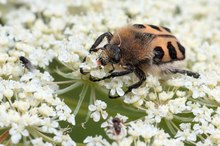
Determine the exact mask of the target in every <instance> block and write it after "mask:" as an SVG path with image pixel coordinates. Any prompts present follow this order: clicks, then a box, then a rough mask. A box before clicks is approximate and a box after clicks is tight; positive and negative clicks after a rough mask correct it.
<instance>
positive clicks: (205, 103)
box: [188, 98, 218, 107]
mask: <svg viewBox="0 0 220 146" xmlns="http://www.w3.org/2000/svg"><path fill="white" fill-rule="evenodd" d="M188 99H189V100H191V101H193V102H197V103H200V104H202V105H206V106H208V107H218V105H213V103H207V102H208V101H207V102H206V101H202V100H199V99H197V100H196V99H193V98H188Z"/></svg>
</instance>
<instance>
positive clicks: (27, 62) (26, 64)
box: [19, 56, 34, 71]
mask: <svg viewBox="0 0 220 146" xmlns="http://www.w3.org/2000/svg"><path fill="white" fill-rule="evenodd" d="M19 60H20V61H21V63H22V65H23V66H24V67H25V68H27V69H28V70H29V71H33V70H34V67H33V65H32V64H31V62H30V60H28V59H27V58H25V57H24V56H20V57H19Z"/></svg>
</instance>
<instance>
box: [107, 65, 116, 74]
mask: <svg viewBox="0 0 220 146" xmlns="http://www.w3.org/2000/svg"><path fill="white" fill-rule="evenodd" d="M111 65H112V69H111V70H110V71H109V72H108V73H112V72H113V71H114V70H115V67H114V65H113V63H112V64H111Z"/></svg>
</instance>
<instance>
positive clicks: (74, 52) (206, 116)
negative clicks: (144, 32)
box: [0, 0, 220, 146]
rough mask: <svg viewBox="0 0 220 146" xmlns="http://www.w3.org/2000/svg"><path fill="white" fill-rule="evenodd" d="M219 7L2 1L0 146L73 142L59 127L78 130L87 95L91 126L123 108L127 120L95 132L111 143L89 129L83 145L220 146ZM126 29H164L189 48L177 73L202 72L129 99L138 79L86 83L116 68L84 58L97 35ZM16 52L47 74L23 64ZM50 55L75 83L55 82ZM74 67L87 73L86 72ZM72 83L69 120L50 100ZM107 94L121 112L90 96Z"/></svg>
mask: <svg viewBox="0 0 220 146" xmlns="http://www.w3.org/2000/svg"><path fill="white" fill-rule="evenodd" d="M219 7H220V2H219V0H212V1H207V0H195V1H172V0H167V1H163V0H158V1H150V0H127V1H118V0H111V1H108V0H75V1H72V0H62V1H60V0H17V1H14V0H0V131H3V133H2V132H1V133H0V143H3V144H5V145H10V144H18V143H23V144H26V145H28V144H32V145H54V144H61V145H75V142H74V141H73V140H72V139H73V137H70V135H68V134H67V133H68V132H67V131H68V130H69V129H65V128H62V127H61V126H60V121H67V122H68V123H70V124H72V125H75V116H76V114H77V113H79V111H80V108H81V105H82V103H83V101H84V99H86V97H88V98H90V102H89V107H87V106H86V109H87V108H89V112H88V115H87V117H91V118H92V119H93V121H95V122H98V121H100V120H101V117H102V119H104V120H105V119H107V118H108V115H110V116H112V113H113V111H114V113H115V112H118V113H120V112H123V109H126V110H125V111H126V112H127V113H126V112H125V115H129V116H128V118H129V120H130V121H128V120H127V119H126V118H125V117H123V116H121V115H117V116H116V117H114V118H113V117H110V118H108V120H107V121H106V122H105V123H104V124H102V126H101V127H102V128H104V130H105V132H106V134H107V136H108V137H109V138H110V139H111V141H107V140H106V139H105V138H103V137H104V136H100V135H98V133H96V130H94V135H95V137H91V136H89V137H87V138H86V139H85V140H84V143H86V144H87V145H90V146H93V145H98V146H100V145H114V146H116V145H120V146H122V145H123V146H124V145H138V146H142V145H184V144H189V145H197V146H202V145H218V144H220V136H219V135H220V124H219V123H220V109H219V107H218V106H219V104H220V84H219V83H220V49H219V47H220V29H219V28H220V21H219V15H218V13H219ZM132 23H143V24H154V25H161V26H166V27H168V28H170V29H171V31H172V33H173V34H174V35H175V36H176V37H177V38H178V40H179V41H180V42H181V43H182V44H183V45H184V46H185V48H186V59H185V61H184V63H185V64H184V65H185V66H182V68H184V67H185V68H188V69H190V70H193V71H196V72H199V74H200V75H201V76H200V78H199V79H194V78H191V77H188V76H184V75H165V76H154V75H151V74H148V75H147V80H146V81H145V82H144V83H143V84H142V86H141V87H139V88H137V89H133V90H132V91H131V92H130V93H128V94H125V88H126V87H128V86H129V85H131V84H133V83H134V82H136V81H137V78H136V77H135V76H134V75H133V74H129V75H126V76H122V77H117V78H113V79H110V80H104V81H101V82H96V83H93V82H91V81H89V79H88V78H89V75H92V76H94V77H97V78H102V77H104V76H106V75H109V71H110V70H111V69H112V66H111V65H107V66H104V67H103V66H99V65H98V64H97V60H96V59H97V57H98V56H99V54H100V51H98V52H96V53H92V54H89V52H88V50H89V48H90V47H91V45H92V44H93V43H94V41H95V39H96V38H97V37H98V36H99V35H100V34H102V33H103V32H107V31H111V32H114V30H115V29H117V28H118V27H122V26H124V25H126V24H132ZM101 45H103V44H101ZM20 56H25V57H27V58H28V59H29V60H30V61H31V63H32V64H33V66H35V67H36V68H37V67H40V68H41V69H42V70H44V71H45V72H44V73H40V72H39V71H38V70H36V71H35V72H31V71H28V69H24V68H22V65H21V64H20V61H19V57H20ZM85 56H87V57H86V59H85V60H84V62H83V63H82V61H83V58H84V57H85ZM55 58H56V61H55V62H57V61H59V62H61V63H62V65H63V66H62V68H59V69H57V70H56V73H57V74H59V75H61V76H62V77H64V78H67V79H71V81H69V82H68V83H73V84H72V85H70V86H69V87H66V88H64V89H60V90H59V87H58V86H57V85H54V83H52V82H53V78H52V76H51V75H52V74H53V71H54V68H53V65H54V64H52V61H53V60H55ZM51 64H52V65H51ZM49 65H51V66H49ZM80 68H83V69H84V70H85V72H86V73H88V74H87V75H82V74H81V73H80ZM115 69H116V70H120V69H121V68H120V67H118V66H116V67H115ZM47 71H48V72H47ZM26 72H28V73H26ZM60 83H61V82H60ZM62 83H65V82H62ZM66 83H67V82H66ZM77 87H82V90H81V89H80V90H81V93H80V95H79V101H78V104H77V107H76V109H75V111H74V114H72V111H71V110H70V108H69V107H68V106H67V105H66V104H65V103H64V102H63V101H62V100H61V99H60V98H58V97H57V95H56V94H63V93H65V92H69V91H71V90H73V89H76V88H77ZM103 89H104V93H105V89H107V90H109V94H111V95H119V96H122V97H121V99H122V102H124V103H123V104H126V107H124V106H121V104H120V103H119V102H117V101H115V102H114V104H112V102H107V103H105V102H104V101H101V100H96V98H97V97H98V96H101V94H96V93H95V91H100V90H101V91H103ZM87 91H91V93H90V96H88V94H89V93H87ZM77 93H78V92H77ZM64 96H65V94H64ZM96 96H97V97H96ZM88 98H87V99H88ZM74 101H76V100H74ZM74 105H76V104H75V103H74ZM117 105H118V106H117ZM121 109H122V110H121ZM134 109H135V110H134ZM108 110H109V111H111V112H108V113H107V111H108ZM136 112H137V115H139V114H140V115H141V116H140V117H137V115H136V114H135V113H136ZM110 113H111V114H110ZM115 114H116V113H115ZM96 124H97V123H96ZM51 135H52V136H51ZM79 143H82V141H81V142H79ZM0 145H1V144H0Z"/></svg>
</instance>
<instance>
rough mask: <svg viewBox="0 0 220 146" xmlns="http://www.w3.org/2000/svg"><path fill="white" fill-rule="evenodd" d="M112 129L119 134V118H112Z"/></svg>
mask: <svg viewBox="0 0 220 146" xmlns="http://www.w3.org/2000/svg"><path fill="white" fill-rule="evenodd" d="M112 123H113V128H114V131H115V133H116V134H117V135H119V134H120V133H121V128H122V127H121V120H120V119H119V118H113V119H112Z"/></svg>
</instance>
